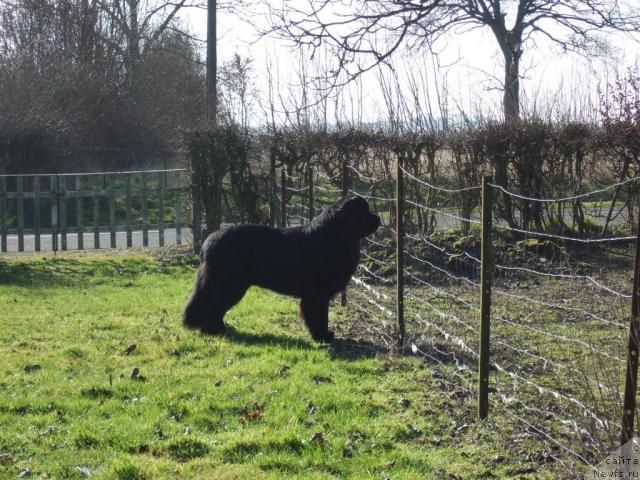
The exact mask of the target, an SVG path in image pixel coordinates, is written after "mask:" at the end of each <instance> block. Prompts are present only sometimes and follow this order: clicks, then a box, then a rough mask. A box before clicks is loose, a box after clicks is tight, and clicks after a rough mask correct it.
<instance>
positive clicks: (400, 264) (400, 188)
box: [396, 153, 405, 349]
mask: <svg viewBox="0 0 640 480" xmlns="http://www.w3.org/2000/svg"><path fill="white" fill-rule="evenodd" d="M403 158H404V157H403V155H402V154H400V153H399V154H398V156H397V157H396V280H397V291H396V317H397V318H396V320H397V323H398V346H399V347H400V348H401V349H402V348H403V347H404V341H405V324H404V178H403V171H402V168H403Z"/></svg>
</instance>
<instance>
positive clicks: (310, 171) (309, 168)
mask: <svg viewBox="0 0 640 480" xmlns="http://www.w3.org/2000/svg"><path fill="white" fill-rule="evenodd" d="M307 181H308V184H307V187H308V190H309V192H308V193H309V218H308V219H307V221H309V222H310V221H311V220H313V217H315V215H314V208H313V201H314V199H313V193H314V192H313V165H311V162H309V165H307Z"/></svg>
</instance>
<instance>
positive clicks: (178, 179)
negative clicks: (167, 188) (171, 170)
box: [174, 170, 182, 245]
mask: <svg viewBox="0 0 640 480" xmlns="http://www.w3.org/2000/svg"><path fill="white" fill-rule="evenodd" d="M174 188H175V194H176V206H175V208H176V244H178V245H182V172H180V171H179V170H178V171H177V172H175V176H174Z"/></svg>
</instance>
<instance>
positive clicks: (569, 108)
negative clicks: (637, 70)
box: [183, 9, 640, 123]
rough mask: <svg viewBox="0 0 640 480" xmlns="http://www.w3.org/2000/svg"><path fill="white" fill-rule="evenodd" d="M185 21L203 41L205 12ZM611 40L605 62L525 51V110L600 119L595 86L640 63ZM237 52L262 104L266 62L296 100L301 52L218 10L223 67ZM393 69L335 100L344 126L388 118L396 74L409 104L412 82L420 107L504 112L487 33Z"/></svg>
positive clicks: (633, 45)
mask: <svg viewBox="0 0 640 480" xmlns="http://www.w3.org/2000/svg"><path fill="white" fill-rule="evenodd" d="M260 18H263V17H261V15H260V14H259V15H258V16H257V17H255V16H254V17H251V22H253V23H260ZM183 19H184V20H185V21H186V23H187V25H188V27H189V28H190V30H192V31H193V33H194V34H195V36H197V37H198V38H201V39H203V40H204V39H206V21H207V15H206V11H205V10H201V9H190V10H187V11H186V12H185V13H183ZM608 38H609V40H610V41H611V44H612V46H613V55H611V56H609V57H607V58H584V57H581V56H578V55H575V54H569V55H567V54H562V53H561V52H560V51H559V50H558V48H557V47H555V46H553V45H551V44H549V43H544V41H539V42H538V44H537V45H536V47H535V48H530V49H528V50H526V51H525V54H524V57H523V61H522V73H523V74H524V78H523V80H522V91H523V100H522V103H523V105H522V108H523V111H533V110H534V109H535V110H539V111H540V112H541V113H542V114H546V113H549V112H550V111H553V110H555V111H556V112H555V113H556V114H557V115H565V114H566V115H568V116H574V117H581V116H593V115H597V106H598V89H599V88H601V89H604V88H606V84H607V83H608V82H610V81H611V80H612V79H613V78H615V72H621V71H624V69H625V68H627V67H632V66H634V65H635V66H637V65H638V63H639V58H640V42H638V41H636V40H634V39H632V38H630V37H628V36H621V35H617V36H609V37H608ZM235 53H239V54H240V55H242V56H243V57H246V56H250V57H252V58H253V59H254V68H255V76H254V81H255V87H256V91H257V92H258V93H257V96H258V97H259V98H261V99H262V100H264V99H265V98H266V97H267V96H268V93H267V91H268V86H267V76H268V75H267V64H268V63H270V64H271V70H272V72H273V74H274V75H276V76H277V77H278V80H277V84H278V86H279V88H280V89H281V91H284V92H288V91H291V92H293V93H292V94H291V96H292V97H295V96H296V95H299V92H300V89H301V85H300V83H301V82H300V80H299V78H298V76H297V75H296V73H295V72H296V70H297V69H298V66H299V64H300V59H301V56H300V54H299V53H298V52H297V51H295V50H294V49H292V47H291V46H290V45H288V44H286V43H285V42H283V41H278V40H275V39H271V38H261V37H260V36H259V34H258V32H257V30H256V28H255V27H254V26H252V25H251V23H249V22H248V21H246V19H243V18H240V16H238V15H235V14H230V13H228V12H225V11H224V10H222V11H219V13H218V55H219V60H218V61H219V63H222V62H224V61H225V60H228V59H229V58H231V57H232V56H233V55H234V54H235ZM393 66H394V71H395V72H391V71H390V70H389V69H388V68H384V67H383V69H382V71H378V72H372V73H370V74H368V75H367V76H366V77H365V78H363V79H362V83H361V84H360V85H355V86H352V87H351V88H350V89H349V91H348V92H345V93H343V94H342V95H341V99H340V103H341V107H338V105H337V103H336V104H335V105H333V107H332V108H331V110H332V113H331V115H332V116H334V117H335V118H336V119H337V118H338V117H344V118H345V119H347V121H349V118H350V119H351V121H353V122H354V123H355V122H357V121H375V120H377V119H380V118H382V119H384V118H385V117H388V116H389V115H390V114H389V111H390V108H389V105H390V104H393V103H398V102H400V100H398V99H395V100H394V99H392V98H390V97H389V91H392V90H393V89H390V90H388V91H387V96H386V97H385V93H384V88H383V86H384V84H387V85H388V84H389V83H393V80H392V79H393V77H394V76H395V77H396V78H397V79H398V82H399V84H400V88H401V89H403V92H404V98H405V100H406V98H407V97H409V96H410V88H409V86H410V85H411V83H412V81H413V82H414V84H415V86H416V89H417V90H420V94H421V95H423V100H420V99H417V101H418V102H419V101H424V102H425V103H432V104H434V103H435V104H436V106H435V109H436V110H439V109H438V108H437V105H438V104H439V105H442V104H443V103H445V104H446V110H447V111H448V114H449V115H453V116H455V115H457V114H459V113H461V112H464V113H465V114H467V115H471V116H472V115H473V114H474V113H475V112H482V114H484V115H487V116H491V115H494V116H495V115H498V114H499V110H500V108H501V106H500V105H501V104H500V102H501V95H502V94H501V91H500V82H501V78H502V76H503V73H502V55H501V53H500V52H499V50H498V46H497V43H496V40H495V38H494V37H493V35H492V34H491V32H490V31H489V30H488V29H487V28H482V29H476V30H474V31H471V32H466V33H458V34H456V33H451V34H449V35H448V36H447V37H446V38H445V39H444V41H443V42H441V44H440V45H438V55H437V56H434V55H432V54H431V53H430V52H428V51H424V52H420V53H418V54H416V52H413V53H411V54H405V55H396V56H395V58H394V61H393ZM276 70H277V72H276ZM381 79H382V80H381ZM411 79H413V80H411ZM443 92H446V95H443ZM284 96H285V97H286V96H287V94H284ZM443 96H446V98H447V99H448V100H447V101H446V102H443V100H442V97H443ZM438 97H439V98H440V101H438V100H437V98H438ZM285 103H289V102H285ZM287 109H290V108H289V107H283V111H284V110H287ZM338 110H339V113H338V114H337V115H336V112H337V111H338ZM256 112H257V113H255V118H254V123H260V121H262V120H263V118H262V117H261V115H262V114H261V113H260V108H259V107H258V108H256ZM330 121H331V119H330Z"/></svg>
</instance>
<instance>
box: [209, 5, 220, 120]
mask: <svg viewBox="0 0 640 480" xmlns="http://www.w3.org/2000/svg"><path fill="white" fill-rule="evenodd" d="M216 13H217V5H216V0H208V3H207V120H208V122H209V124H210V125H211V126H215V124H216V117H217V113H218V96H217V95H218V92H217V88H216V83H217V82H216V80H217V68H218V55H217V41H216V36H217V25H216Z"/></svg>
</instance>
